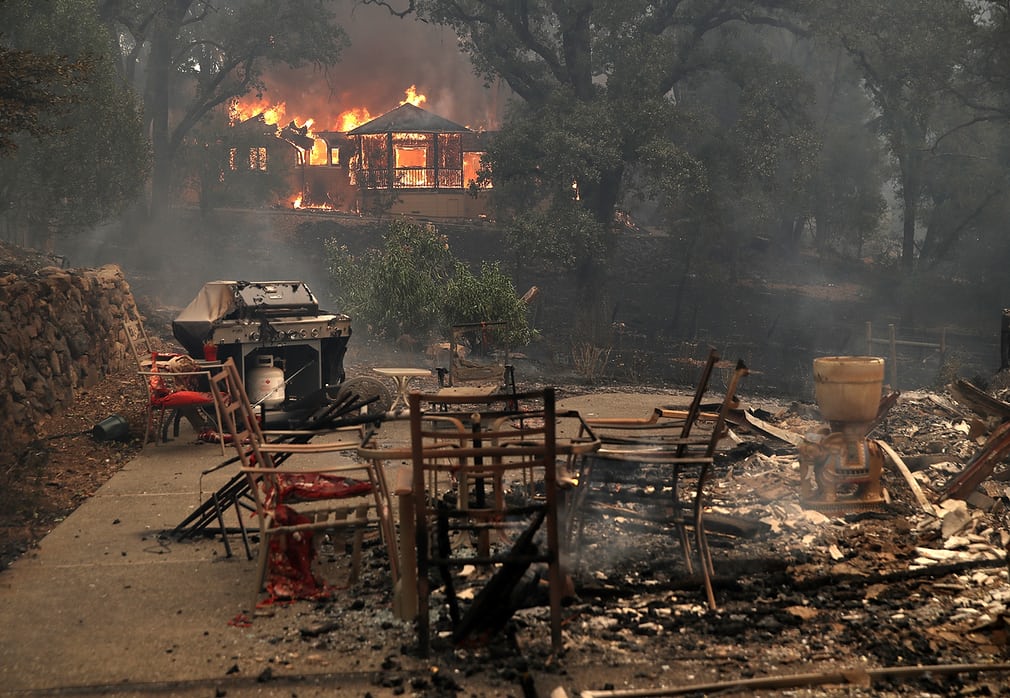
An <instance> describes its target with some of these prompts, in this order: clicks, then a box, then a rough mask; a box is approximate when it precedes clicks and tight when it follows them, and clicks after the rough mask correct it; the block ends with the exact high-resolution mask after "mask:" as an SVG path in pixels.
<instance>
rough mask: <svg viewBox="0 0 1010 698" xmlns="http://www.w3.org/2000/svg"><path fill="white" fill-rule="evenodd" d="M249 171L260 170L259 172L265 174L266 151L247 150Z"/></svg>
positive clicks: (259, 149)
mask: <svg viewBox="0 0 1010 698" xmlns="http://www.w3.org/2000/svg"><path fill="white" fill-rule="evenodd" d="M249 169H250V170H260V171H261V172H266V169H267V149H266V148H262V147H261V148H250V149H249Z"/></svg>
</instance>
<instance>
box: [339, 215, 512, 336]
mask: <svg viewBox="0 0 1010 698" xmlns="http://www.w3.org/2000/svg"><path fill="white" fill-rule="evenodd" d="M382 243H383V244H382V248H381V249H376V248H371V249H369V250H367V251H366V252H365V253H364V254H361V255H353V254H351V252H350V251H349V250H348V249H347V247H346V246H342V245H338V244H337V243H336V242H334V241H332V240H329V241H327V242H326V254H327V264H328V270H329V274H330V279H331V282H332V291H333V296H334V299H335V300H336V301H337V302H338V303H339V304H340V307H341V308H342V309H344V310H345V311H346V312H348V313H349V314H350V315H351V316H352V317H353V318H355V320H356V321H357V322H359V323H362V324H364V325H365V326H366V327H367V328H368V329H369V332H370V333H371V334H372V335H374V336H376V337H381V338H385V339H389V340H395V339H396V338H398V337H399V336H401V335H404V334H407V335H411V336H414V337H416V338H421V337H424V338H427V337H430V336H437V335H439V334H440V333H444V332H445V331H446V330H447V328H448V327H449V326H450V325H452V324H458V323H465V322H480V321H485V320H486V321H504V322H506V323H508V327H509V332H510V337H509V338H508V341H509V343H510V344H512V345H521V344H525V343H526V342H528V341H529V340H530V338H531V336H532V331H531V329H530V328H529V324H528V320H527V318H526V314H525V305H524V304H523V302H522V300H521V299H520V298H519V297H518V296H517V295H516V292H515V287H514V286H513V284H512V281H511V279H509V278H508V276H506V275H505V274H504V273H503V272H502V270H501V268H500V266H499V264H498V263H490V262H485V263H483V264H482V265H481V269H480V272H479V273H478V274H474V273H473V272H472V271H471V270H470V269H469V268H468V267H467V266H466V265H465V264H463V263H462V262H461V261H460V260H458V259H456V258H455V257H454V256H453V254H452V252H451V251H450V250H449V243H448V241H447V239H446V237H445V236H444V235H442V234H440V233H439V232H438V230H437V229H436V228H435V226H434V225H430V224H429V225H422V224H419V223H414V222H411V221H407V220H397V221H394V222H393V223H391V224H390V225H389V229H388V231H387V232H386V233H385V234H384V235H383V236H382Z"/></svg>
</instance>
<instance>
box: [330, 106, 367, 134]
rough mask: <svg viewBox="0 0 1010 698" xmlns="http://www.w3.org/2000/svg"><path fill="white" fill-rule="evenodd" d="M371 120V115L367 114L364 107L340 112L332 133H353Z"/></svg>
mask: <svg viewBox="0 0 1010 698" xmlns="http://www.w3.org/2000/svg"><path fill="white" fill-rule="evenodd" d="M371 120H372V115H371V114H369V113H368V110H367V109H365V108H364V107H356V108H354V109H348V110H347V111H343V112H340V116H338V117H337V120H336V123H335V124H334V126H333V130H334V131H344V132H346V131H353V130H354V129H356V128H357V127H358V126H361V124H364V123H368V122H369V121H371Z"/></svg>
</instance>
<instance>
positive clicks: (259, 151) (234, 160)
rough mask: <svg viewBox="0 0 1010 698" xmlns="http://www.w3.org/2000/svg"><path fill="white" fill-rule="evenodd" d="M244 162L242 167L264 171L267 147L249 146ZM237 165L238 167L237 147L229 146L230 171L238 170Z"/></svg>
mask: <svg viewBox="0 0 1010 698" xmlns="http://www.w3.org/2000/svg"><path fill="white" fill-rule="evenodd" d="M244 164H245V168H244V169H250V170H259V171H261V172H266V169H267V149H266V148H265V147H260V148H249V157H248V159H247V160H246V162H245V163H244ZM239 167H240V159H239V149H238V148H229V149H228V168H229V169H230V170H232V171H235V170H238V169H239Z"/></svg>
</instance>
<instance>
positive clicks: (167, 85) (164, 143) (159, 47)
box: [145, 0, 192, 217]
mask: <svg viewBox="0 0 1010 698" xmlns="http://www.w3.org/2000/svg"><path fill="white" fill-rule="evenodd" d="M191 4H192V0H173V1H172V2H169V3H167V7H166V12H165V17H164V19H163V21H162V23H161V24H160V26H159V27H158V28H157V29H156V30H155V31H154V32H153V33H152V38H151V54H150V59H149V60H150V68H149V71H148V76H147V90H146V94H147V99H146V100H145V102H146V104H147V105H148V114H149V115H150V119H151V151H152V156H153V159H154V164H153V166H152V168H151V215H152V217H157V216H158V215H159V214H160V213H162V212H163V211H164V210H165V209H166V208H167V207H168V205H169V203H170V200H171V183H172V171H173V167H172V165H173V160H174V157H175V146H174V145H173V142H172V134H171V129H170V125H169V120H168V112H169V104H170V102H171V96H172V94H173V91H174V86H175V80H174V77H175V66H174V64H173V61H172V48H173V46H175V42H176V37H177V35H178V33H179V27H180V26H181V25H182V21H183V18H185V17H186V13H187V12H188V11H189V6H190V5H191Z"/></svg>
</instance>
